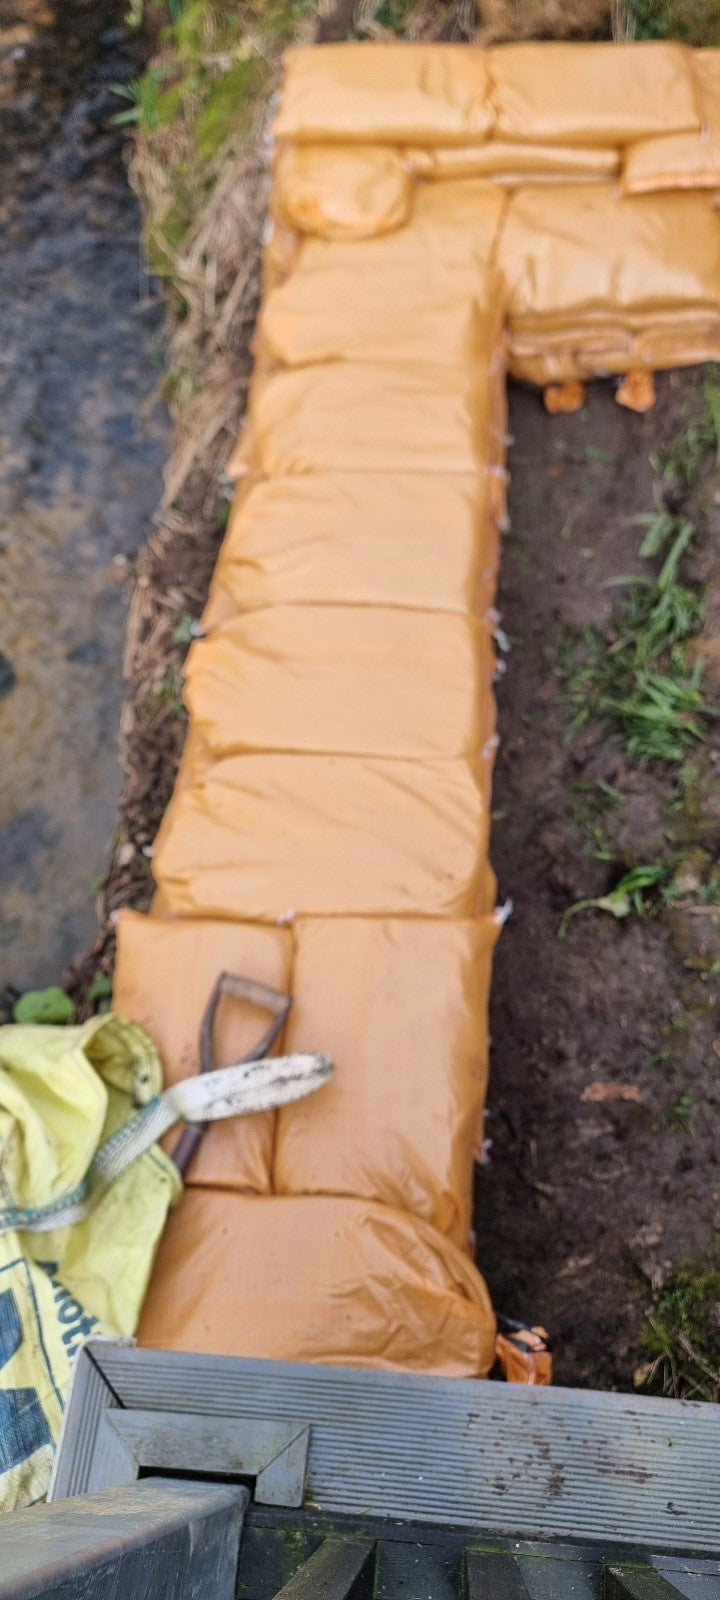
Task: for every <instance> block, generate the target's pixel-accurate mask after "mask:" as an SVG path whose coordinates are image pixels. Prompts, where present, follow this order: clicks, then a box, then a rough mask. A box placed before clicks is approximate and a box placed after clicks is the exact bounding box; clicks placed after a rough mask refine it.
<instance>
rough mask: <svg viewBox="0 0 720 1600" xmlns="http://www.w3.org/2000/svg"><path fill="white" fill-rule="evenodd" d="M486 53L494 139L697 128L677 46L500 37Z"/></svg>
mask: <svg viewBox="0 0 720 1600" xmlns="http://www.w3.org/2000/svg"><path fill="white" fill-rule="evenodd" d="M488 56H489V64H490V74H491V77H492V82H493V88H492V99H493V104H494V106H495V110H496V113H497V118H496V123H495V129H494V133H495V137H496V138H497V139H511V140H518V141H521V142H523V143H536V142H540V143H547V144H571V145H577V146H583V145H606V146H607V145H626V144H630V143H632V141H633V140H634V139H646V138H650V137H651V136H652V135H654V134H661V133H684V132H687V131H689V130H695V131H697V130H698V129H699V126H700V118H699V112H698V107H697V103H696V99H695V90H694V84H693V79H692V72H691V65H690V55H689V52H688V51H686V50H685V49H684V48H683V47H682V45H679V44H669V43H665V41H662V42H659V43H657V42H653V41H651V42H641V43H636V42H633V43H632V44H610V43H600V44H566V43H563V42H547V43H540V44H538V43H532V44H507V45H498V46H497V47H496V48H495V49H493V50H490V51H489V52H488Z"/></svg>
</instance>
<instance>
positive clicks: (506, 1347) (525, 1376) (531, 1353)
mask: <svg viewBox="0 0 720 1600" xmlns="http://www.w3.org/2000/svg"><path fill="white" fill-rule="evenodd" d="M495 1354H496V1356H497V1359H498V1361H499V1363H500V1366H501V1368H502V1370H503V1373H504V1375H505V1378H506V1380H507V1382H508V1383H534V1384H542V1385H546V1384H551V1383H552V1380H553V1359H552V1355H551V1353H550V1350H549V1348H548V1335H547V1333H546V1331H545V1329H544V1328H522V1329H518V1331H517V1332H515V1333H509V1334H505V1333H499V1334H498V1336H497V1338H496V1340H495Z"/></svg>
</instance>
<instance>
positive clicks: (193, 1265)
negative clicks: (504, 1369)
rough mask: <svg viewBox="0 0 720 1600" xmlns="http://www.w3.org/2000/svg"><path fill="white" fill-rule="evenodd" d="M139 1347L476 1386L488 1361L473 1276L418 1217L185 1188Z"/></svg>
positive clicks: (481, 1294) (486, 1313)
mask: <svg viewBox="0 0 720 1600" xmlns="http://www.w3.org/2000/svg"><path fill="white" fill-rule="evenodd" d="M138 1337H139V1342H140V1343H141V1344H142V1345H146V1346H147V1345H149V1346H152V1347H159V1348H161V1349H163V1350H192V1351H198V1352H201V1353H203V1354H211V1355H232V1356H250V1357H253V1356H254V1357H258V1358H260V1359H262V1360H265V1361H267V1360H271V1361H312V1362H317V1363H321V1364H325V1363H330V1364H331V1365H337V1366H352V1367H377V1368H384V1369H386V1370H401V1371H411V1372H434V1373H438V1374H445V1375H446V1376H448V1377H450V1376H456V1377H466V1378H469V1377H485V1376H486V1375H487V1373H488V1372H489V1370H490V1368H491V1367H492V1365H493V1362H494V1359H495V1318H494V1316H493V1313H492V1307H491V1305H490V1300H489V1297H488V1292H487V1289H486V1287H485V1284H484V1282H483V1279H482V1278H481V1277H480V1274H479V1272H478V1271H477V1269H476V1268H475V1267H474V1266H473V1264H472V1262H471V1261H470V1260H469V1259H468V1257H467V1255H466V1254H465V1252H464V1251H462V1250H460V1249H459V1248H458V1246H457V1245H455V1244H453V1243H452V1241H451V1240H450V1239H446V1238H444V1237H443V1235H442V1234H440V1233H437V1232H436V1231H435V1229H434V1228H431V1227H429V1226H428V1224H427V1223H424V1222H422V1221H420V1220H419V1218H416V1217H411V1216H408V1215H407V1214H403V1213H402V1212H399V1211H394V1210H392V1209H391V1208H390V1207H389V1206H381V1205H372V1204H371V1203H369V1202H368V1201H365V1200H348V1199H335V1198H334V1199H326V1198H321V1199H317V1198H314V1197H308V1198H303V1199H283V1198H277V1199H275V1198H270V1199H251V1198H248V1197H246V1196H244V1195H237V1194H220V1193H218V1191H217V1190H210V1189H208V1190H203V1189H189V1190H188V1191H187V1193H186V1194H185V1195H184V1196H183V1198H182V1200H181V1202H180V1205H179V1206H178V1208H177V1210H176V1211H175V1213H174V1214H173V1216H172V1218H171V1219H170V1222H169V1224H168V1227H167V1228H166V1230H165V1235H164V1238H163V1240H162V1244H161V1246H160V1251H159V1253H158V1259H157V1264H156V1267H155V1271H154V1273H153V1279H152V1284H151V1286H150V1292H149V1294H148V1297H147V1301H146V1303H145V1307H144V1310H143V1315H142V1321H141V1324H140V1330H139V1335H138Z"/></svg>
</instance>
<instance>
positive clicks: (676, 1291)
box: [635, 1257, 720, 1401]
mask: <svg viewBox="0 0 720 1600" xmlns="http://www.w3.org/2000/svg"><path fill="white" fill-rule="evenodd" d="M640 1347H641V1349H642V1351H643V1353H644V1354H645V1355H646V1356H647V1357H648V1358H649V1359H648V1360H647V1362H646V1363H645V1364H644V1365H643V1366H642V1367H640V1368H639V1369H638V1371H637V1373H636V1375H635V1381H636V1384H637V1387H638V1388H643V1389H646V1390H648V1391H650V1392H651V1393H653V1394H661V1395H669V1396H673V1397H675V1398H678V1399H688V1400H711V1401H718V1400H720V1264H719V1263H718V1261H717V1260H716V1259H712V1258H703V1259H699V1260H694V1259H691V1258H689V1257H688V1258H686V1259H685V1260H684V1261H682V1262H681V1263H680V1266H679V1267H678V1268H677V1269H676V1271H675V1272H674V1273H673V1276H672V1278H671V1279H670V1281H669V1283H668V1284H667V1285H666V1287H665V1288H664V1289H663V1291H662V1293H661V1294H660V1295H659V1296H658V1298H657V1301H656V1303H655V1304H654V1305H653V1306H652V1308H651V1309H650V1310H649V1311H648V1312H647V1320H646V1325H645V1327H644V1329H643V1331H642V1334H641V1336H640Z"/></svg>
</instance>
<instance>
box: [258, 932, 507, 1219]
mask: <svg viewBox="0 0 720 1600" xmlns="http://www.w3.org/2000/svg"><path fill="white" fill-rule="evenodd" d="M498 932H499V922H498V920H497V919H496V918H495V917H494V916H488V917H485V918H483V919H482V920H479V921H475V922H467V921H465V922H460V921H457V922H440V921H434V922H433V921H424V922H421V921H416V920H415V919H414V918H410V917H404V918H399V919H397V920H392V921H391V920H381V919H379V918H374V917H373V918H368V917H365V918H355V919H351V920H346V919H345V918H342V917H339V918H338V917H334V918H332V919H331V918H321V919H318V920H316V921H305V920H300V921H298V923H297V924H296V927H295V937H296V957H295V965H294V970H293V1009H292V1013H291V1016H290V1021H289V1025H288V1049H289V1050H299V1051H305V1050H306V1049H308V1048H309V1045H308V1043H307V1041H308V1040H309V1039H311V1038H314V1039H315V1041H316V1043H315V1046H314V1048H322V1049H323V1050H326V1051H327V1052H328V1053H329V1055H331V1056H332V1059H333V1061H334V1063H335V1074H334V1078H333V1081H332V1083H331V1084H330V1085H329V1086H328V1088H327V1089H326V1090H325V1091H324V1092H323V1094H322V1096H320V1097H318V1098H317V1099H316V1101H315V1102H313V1101H312V1100H308V1101H307V1102H305V1104H304V1105H298V1106H292V1107H288V1108H287V1109H283V1110H282V1111H281V1112H280V1113H279V1115H278V1131H277V1139H276V1144H275V1162H274V1175H273V1187H274V1189H275V1190H276V1191H277V1192H278V1193H280V1194H346V1195H359V1196H363V1197H364V1198H365V1199H368V1200H379V1201H382V1202H384V1203H386V1204H387V1205H393V1206H397V1207H398V1208H399V1209H401V1210H407V1211H411V1212H412V1213H413V1214H414V1215H415V1216H418V1217H423V1218H424V1219H425V1221H427V1222H431V1223H432V1224H433V1225H434V1226H435V1227H436V1228H438V1229H439V1230H440V1232H442V1233H447V1234H449V1235H451V1237H452V1238H453V1239H455V1241H456V1242H457V1243H458V1244H459V1245H461V1246H463V1247H464V1248H466V1247H467V1244H468V1237H469V1231H470V1206H471V1196H472V1171H473V1150H474V1147H475V1144H476V1140H477V1133H478V1123H479V1120H480V1117H481V1113H482V1108H483V1105H484V1100H485V1089H486V1083H487V1055H488V1039H487V1005H488V992H489V986H490V962H491V956H492V951H493V947H494V945H495V941H496V939H497V935H498ZM318 1039H319V1040H321V1041H322V1044H321V1046H319V1045H318V1044H317V1040H318Z"/></svg>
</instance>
